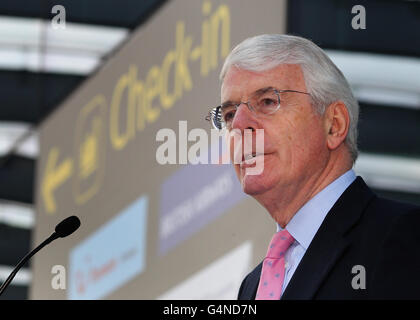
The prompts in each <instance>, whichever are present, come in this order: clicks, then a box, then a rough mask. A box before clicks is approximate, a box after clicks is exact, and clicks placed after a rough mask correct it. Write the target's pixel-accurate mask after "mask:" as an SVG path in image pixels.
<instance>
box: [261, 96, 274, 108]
mask: <svg viewBox="0 0 420 320" xmlns="http://www.w3.org/2000/svg"><path fill="white" fill-rule="evenodd" d="M259 105H260V106H261V107H273V106H276V105H277V100H275V99H271V98H264V99H262V100H261V101H260V103H259Z"/></svg>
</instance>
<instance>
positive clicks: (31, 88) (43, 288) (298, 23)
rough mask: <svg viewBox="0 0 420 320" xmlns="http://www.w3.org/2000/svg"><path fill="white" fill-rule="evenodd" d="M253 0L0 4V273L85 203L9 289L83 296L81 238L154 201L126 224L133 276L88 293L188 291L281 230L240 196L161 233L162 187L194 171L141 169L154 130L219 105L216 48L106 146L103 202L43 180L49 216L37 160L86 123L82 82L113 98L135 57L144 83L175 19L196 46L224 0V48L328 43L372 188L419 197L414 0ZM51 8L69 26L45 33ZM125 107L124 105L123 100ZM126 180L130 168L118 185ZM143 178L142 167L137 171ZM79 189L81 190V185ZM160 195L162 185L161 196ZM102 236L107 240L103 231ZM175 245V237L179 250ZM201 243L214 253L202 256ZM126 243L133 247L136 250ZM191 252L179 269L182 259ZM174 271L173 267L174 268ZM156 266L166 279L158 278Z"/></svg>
mask: <svg viewBox="0 0 420 320" xmlns="http://www.w3.org/2000/svg"><path fill="white" fill-rule="evenodd" d="M258 3H259V4H258V6H257V7H254V5H253V4H252V2H250V1H246V2H242V5H240V6H239V5H238V2H237V1H229V0H225V1H196V2H195V3H194V4H192V3H190V2H189V1H186V0H179V1H159V0H149V1H129V0H125V1H118V3H117V2H116V1H96V0H91V1H89V2H87V1H74V0H73V1H30V2H24V1H3V2H2V3H1V4H0V82H1V85H0V93H1V94H0V97H1V98H0V99H1V104H0V121H1V122H0V281H1V282H3V281H4V280H5V279H6V277H7V275H8V274H9V272H10V271H11V269H12V268H13V266H14V265H15V264H17V262H18V261H19V260H20V258H21V257H22V256H24V254H26V252H27V251H29V250H30V248H31V247H33V246H34V243H33V241H34V242H35V243H39V242H40V241H42V238H43V237H46V236H48V235H49V233H50V232H51V230H53V226H54V225H55V224H56V223H57V222H58V221H59V218H60V217H65V216H67V215H70V214H72V213H73V212H74V213H76V214H79V215H80V214H82V216H81V219H82V223H83V226H84V227H85V229H84V230H82V229H81V230H80V233H78V234H77V236H76V235H74V237H73V238H71V239H69V241H68V242H66V243H65V244H64V243H63V244H61V243H58V244H54V247H51V248H48V249H45V251H43V252H41V253H40V254H39V256H38V257H37V259H38V260H34V261H35V262H34V261H33V262H30V263H29V264H28V265H27V266H26V267H25V268H24V269H23V270H21V271H20V272H19V274H18V275H17V276H16V278H15V280H14V282H13V285H12V286H10V287H9V289H8V290H7V292H6V293H5V295H4V296H3V297H2V299H28V298H35V299H37V298H39V299H43V298H56V299H66V298H72V297H73V298H74V297H76V298H83V295H82V291H79V295H77V294H75V295H73V296H72V295H71V294H70V293H69V291H71V289H70V288H71V286H72V284H71V283H72V281H73V282H74V283H77V281H78V280H77V279H76V278H77V277H78V275H76V274H75V273H74V272H73V271H74V268H73V271H72V267H71V265H72V263H73V265H78V266H80V265H83V264H85V265H89V263H93V264H94V262H89V261H85V260H83V259H84V258H83V257H84V256H83V254H85V253H84V251H83V250H89V247H86V248H87V249H83V248H85V247H83V244H85V243H89V241H91V242H92V243H93V242H94V241H95V239H96V238H95V234H97V235H101V230H106V227H108V228H110V230H111V231H110V232H111V234H112V232H113V230H114V229H112V228H116V229H115V230H119V229H118V228H119V227H118V221H119V220H115V219H118V217H119V216H121V217H126V215H127V217H129V215H130V212H132V211H130V210H129V209H130V208H131V209H132V210H134V211H133V212H140V211H141V212H147V214H145V215H144V216H139V217H137V218H138V219H144V220H141V221H142V222H141V223H142V224H143V227H145V228H144V229H141V230H134V231H133V232H134V233H136V232H138V233H139V234H143V235H144V237H145V238H144V241H143V242H142V243H141V244H140V245H141V246H144V247H145V248H144V250H145V252H144V254H143V258H144V260H141V259H140V260H139V261H138V263H137V265H136V266H137V267H136V266H134V267H133V269H130V267H127V268H128V269H121V270H122V271H127V270H132V271H127V272H128V273H129V272H132V278H127V279H119V278H120V277H119V276H115V279H116V280H112V279H111V280H108V281H107V282H106V283H105V284H103V285H102V287H94V289H95V290H96V291H95V290H94V291H93V292H100V293H101V294H99V293H98V294H97V295H96V296H95V295H94V294H93V295H92V296H88V297H90V298H110V299H112V298H125V299H126V298H168V297H169V298H170V297H183V294H184V293H183V292H185V290H187V289H186V288H188V289H189V290H191V288H196V287H195V286H196V283H197V282H198V283H200V282H201V283H202V282H203V281H208V279H212V277H214V274H217V273H221V272H224V273H228V272H229V269H228V266H229V265H230V264H232V263H234V262H235V261H241V263H243V265H244V269H243V270H242V271H241V272H242V273H246V272H247V271H248V269H249V268H250V267H251V266H252V265H253V264H255V262H256V261H258V260H259V259H260V258H261V256H262V255H263V254H264V253H265V246H266V243H267V237H268V236H267V234H268V232H271V231H273V230H274V225H273V223H272V222H271V221H270V220H269V219H268V218H267V219H266V220H263V221H261V216H262V215H263V214H264V210H262V209H261V208H259V207H258V206H257V205H256V204H255V203H254V201H253V200H251V199H248V198H245V197H244V198H241V195H239V194H238V195H237V197H238V198H237V200H235V202H232V204H231V205H230V206H227V207H223V206H220V207H221V209H220V212H219V213H217V210H212V212H216V213H215V216H214V217H213V218H212V219H211V220H209V221H208V222H207V223H206V224H203V225H202V226H200V227H196V229H195V231H194V232H193V231H189V229H185V230H184V229H182V230H181V233H184V234H185V236H183V238H182V237H181V238H182V239H181V238H180V240H179V239H176V238H174V239H171V238H169V242H172V244H166V245H165V244H162V243H163V242H162V241H161V238H160V236H158V235H156V233H159V232H161V231H159V230H161V227H162V223H161V221H162V220H161V217H162V215H163V212H165V210H166V209H165V203H166V204H167V205H168V204H169V203H175V202H174V200H173V199H171V198H170V197H169V198H165V197H166V196H165V195H166V194H173V193H174V191H173V190H174V188H175V189H176V183H177V181H179V180H177V175H180V177H181V178H180V179H184V180H185V178H183V177H184V176H183V174H184V173H185V174H187V175H188V176H194V175H195V174H196V173H194V172H187V171H188V170H189V169H190V168H186V169H185V168H184V167H185V166H182V165H179V166H172V167H171V166H169V168H167V166H164V168H161V167H159V166H158V165H157V164H156V163H153V164H152V165H150V166H149V164H151V162H153V161H154V160H153V158H154V155H155V151H156V147H157V146H158V143H157V142H156V140H155V136H156V132H157V131H158V130H159V129H160V128H163V127H167V128H172V129H173V130H174V131H177V130H178V121H180V120H188V121H189V122H188V126H189V129H191V128H195V127H205V126H207V125H208V124H207V123H206V122H205V121H204V122H203V121H201V120H202V118H200V117H201V114H202V116H203V117H204V116H205V114H206V112H207V109H208V106H211V105H212V104H217V103H218V102H219V98H220V97H219V91H218V82H217V76H218V72H219V70H220V66H221V63H222V61H223V59H222V58H223V53H222V52H220V55H219V56H218V57H217V63H216V64H217V67H218V68H214V69H211V68H209V69H208V71H207V72H208V73H207V74H205V76H203V72H204V73H205V72H206V71H205V70H204V71H203V67H202V65H203V63H202V64H200V65H197V66H195V67H191V68H192V71H191V72H192V78H193V83H194V88H193V89H192V91H191V93H189V95H188V94H186V96H185V97H184V99H183V100H182V101H180V102H178V104H175V105H174V107H173V108H172V109H171V110H169V111H168V113H167V114H166V113H165V114H163V113H162V117H161V120H159V121H160V122H158V123H156V124H155V125H151V126H150V127H148V128H146V129H145V131H144V132H145V134H144V135H141V137H137V138H136V139H135V140H133V141H134V142H133V143H132V144H131V145H130V146H129V148H131V149H127V150H128V151H126V152H125V153H119V155H113V154H112V155H111V154H110V155H109V156H106V157H105V158H106V160H107V162H106V164H105V168H107V169H106V170H108V171H106V170H105V172H107V173H106V176H105V178H104V180H103V181H105V182H104V183H105V185H106V186H108V187H107V188H108V189H106V188H105V189H103V190H105V191H106V192H105V191H103V193H101V192H102V191H100V192H98V195H99V197H100V198H98V199H96V200H95V199H92V200H86V201H83V199H82V200H81V201H77V196H76V200H74V198H75V197H74V193H75V192H74V188H75V187H74V183H72V182H68V185H65V184H63V187H62V188H61V187H60V188H61V189H59V186H58V185H57V190H59V191H57V192H55V191H54V192H52V191H51V190H50V191H51V192H52V193H51V195H52V196H53V197H54V201H56V203H55V204H56V206H57V209H56V210H55V213H53V214H51V213H48V212H47V211H48V208H47V206H48V204H46V203H45V192H44V195H43V193H42V190H43V189H42V186H41V185H42V181H43V179H44V175H45V170H46V166H47V165H46V163H47V162H48V159H49V158H50V157H52V158H50V159H53V158H54V152H52V153H51V150H52V149H53V148H54V147H58V148H59V149H60V150H61V153H60V154H57V158H56V162H55V165H56V167H55V168H57V167H59V166H60V164H63V163H65V160H66V155H65V154H64V153H65V152H64V153H63V151H62V150H73V149H74V145H73V143H74V139H75V138H74V136H77V135H76V134H75V132H76V131H77V129H75V128H76V127H77V123H80V122H78V120H77V119H79V118H78V116H79V115H80V114H81V113H83V112H82V111H81V110H82V109H83V108H84V107H85V106H86V105H88V104H89V102H90V101H91V100H90V99H91V98H94V97H95V96H92V94H91V93H92V92H96V93H100V92H101V93H103V94H104V96H105V100H106V101H107V102H108V101H109V104H111V101H112V95H111V94H112V91H111V89H113V88H114V87H113V86H115V84H116V83H117V82H118V79H121V77H123V76H124V75H127V77H130V74H131V73H130V72H133V70H134V69H133V68H131V69H130V66H137V69H136V70H137V77H138V78H141V77H143V78H144V77H145V75H146V72H147V71H148V70H149V69H150V68H151V67H152V66H153V65H154V64H158V63H159V64H161V63H162V61H163V59H164V58H165V54H167V52H170V50H171V49H174V50H176V46H177V44H176V43H177V42H176V37H177V36H176V32H177V31H176V28H177V27H176V26H177V22H178V21H185V29H184V31H185V35H186V36H187V37H188V35H189V34H193V35H194V36H193V37H192V41H193V43H195V42H196V41H198V39H201V40H202V38H203V34H202V32H203V31H202V30H203V28H202V26H203V25H204V24H205V21H210V20H208V19H210V18H209V17H210V16H211V15H212V14H213V13H214V12H216V11H217V9H218V8H219V7H221V6H223V5H225V6H227V7H228V8H230V14H231V15H230V23H231V25H230V40H229V46H230V48H232V47H233V46H234V45H236V44H237V43H238V42H240V41H241V40H243V39H244V38H246V37H248V36H252V35H255V34H259V33H271V32H279V33H283V32H287V33H291V34H295V35H300V36H303V37H306V38H309V39H311V40H313V41H314V42H315V43H317V44H318V45H319V46H320V47H322V48H324V49H325V50H326V51H327V53H328V54H329V56H330V57H331V58H332V60H333V61H334V62H335V63H336V64H337V66H338V67H339V68H340V69H341V70H342V71H343V73H344V74H345V76H346V78H347V79H348V80H349V82H350V84H351V86H352V88H353V91H354V93H355V95H356V97H357V98H358V100H359V102H360V106H361V112H360V122H359V148H360V156H359V160H358V161H357V163H356V171H357V173H358V174H360V175H362V176H363V177H364V178H365V180H366V181H367V182H368V184H369V185H370V186H371V187H373V188H374V189H375V191H376V192H377V193H379V194H381V195H385V196H388V197H390V198H394V199H399V200H403V201H409V202H414V203H420V197H419V194H420V135H419V133H420V130H419V128H420V114H419V108H420V37H419V35H420V34H419V32H420V31H419V30H420V3H419V1H350V0H349V1H332V0H330V1H328V0H321V1H310V0H290V1H284V2H281V1H280V2H278V1H259V2H258ZM55 5H62V6H63V7H64V8H65V10H66V28H65V29H64V30H62V32H58V31H59V30H55V29H54V30H53V29H51V21H52V19H53V18H54V16H55V15H56V14H54V13H52V12H51V9H52V8H53V7H54V6H55ZM355 5H362V6H363V7H364V8H365V9H366V29H359V30H355V29H353V28H352V19H353V17H354V16H355V14H352V13H351V9H352V8H353V7H354V6H355ZM264 19H266V20H268V21H264ZM164 21H166V22H164ZM203 23H204V24H203ZM192 26H194V27H193V28H192V29H193V30H191V27H192ZM198 26H199V27H198ZM221 28H222V24H221ZM165 37H167V38H165ZM220 38H222V37H220ZM162 39H168V40H164V41H162ZM134 44H135V45H134ZM221 46H222V45H221V44H220V47H219V50H222V49H221ZM124 59H125V60H124ZM201 59H202V58H201ZM204 69H205V68H204ZM113 70H115V72H113ZM130 70H131V71H130ZM195 75H197V76H195ZM198 75H200V76H198ZM113 77H115V78H113ZM107 79H108V80H109V83H108V82H106V81H107ZM108 87H109V88H110V89H109V90H108ZM172 89H173V88H172V87H171V88H169V89H168V90H172ZM174 90H175V89H174ZM185 91H186V92H187V90H185ZM108 94H109V97H108V96H107V95H108ZM96 101H99V100H96ZM181 102H182V103H181ZM97 104H98V105H100V104H101V103H97ZM125 104H127V102H126V101H124V102H122V104H121V105H125ZM87 109H89V107H88V108H87ZM87 109H85V110H87ZM101 109H104V110H106V111H105V112H106V113H107V114H108V112H110V110H111V107H110V106H109V105H108V104H106V106H105V108H101V107H100V108H99V109H98V110H99V111H98V116H99V117H100V116H101V112H102V111H101ZM89 110H90V109H89ZM124 110H125V109H124ZM127 110H128V109H127ZM162 110H163V109H162ZM122 112H126V111H122ZM87 113H88V114H89V112H87ZM93 115H94V114H93ZM125 115H126V114H125V113H124V116H125ZM127 117H128V115H127ZM198 119H200V121H198ZM109 125H110V124H109ZM124 128H125V127H120V129H121V130H124ZM206 128H207V127H206ZM60 129H61V130H60ZM142 139H143V140H142ZM107 150H108V151H109V148H108V149H107ZM108 151H106V152H105V153H106V154H108ZM145 153H147V154H148V155H147V156H145V155H144V154H145ZM51 154H52V155H53V156H51ZM63 154H64V156H63ZM76 154H77V152H76ZM145 157H146V158H145ZM75 159H78V158H77V157H76V158H75ZM53 160H54V159H53ZM51 161H52V160H51ZM75 161H76V160H75ZM124 166H126V167H128V168H132V170H135V168H137V166H138V172H137V173H134V174H132V175H130V174H129V171H128V172H127V173H126V176H124V174H123V173H121V174H120V175H119V174H118V170H119V168H123V167H124ZM75 168H76V169H77V168H78V167H75ZM76 169H75V170H76ZM183 170H184V171H183ZM122 171H124V170H122ZM148 171H150V172H151V173H150V174H149V175H148ZM152 173H154V174H155V175H152ZM113 174H115V176H113ZM217 174H219V173H217ZM217 174H216V173H212V172H210V173H209V174H208V175H209V176H210V177H211V176H213V177H215V176H216V175H217ZM121 176H122V177H124V178H123V179H121V180H118V177H121ZM154 177H156V178H154ZM140 178H143V180H142V181H141V182H140ZM107 179H108V180H107ZM203 179H204V178H203ZM193 180H194V179H193V178H191V180H185V181H187V182H185V181H184V182H185V185H183V186H182V190H185V192H193V191H194V188H196V186H195V185H194V184H193V182H192V181H193ZM209 181H216V182H217V181H218V180H217V179H214V180H211V179H210V180H209ZM220 181H222V182H223V181H224V180H220ZM229 181H230V180H229ZM188 182H191V183H188ZM63 183H64V182H63ZM209 183H210V182H209ZM174 184H175V187H174ZM79 187H80V188H83V186H79ZM66 188H67V189H66ZM86 188H87V189H86V190H89V186H87V187H86ZM165 188H166V189H165ZM188 188H190V189H188ZM232 188H234V190H237V189H235V188H237V187H232ZM66 190H67V191H66ZM165 190H169V191H168V192H167V193H165V192H166V191H165ZM188 190H189V191H188ZM47 193H48V192H47ZM76 194H77V191H76ZM207 197H208V194H207ZM207 197H206V198H207ZM47 198H48V196H47ZM146 199H147V200H146ZM73 200H74V201H73ZM79 200H80V198H79ZM216 200H217V199H216ZM216 200H215V201H216ZM71 201H73V202H74V203H73V202H71ZM171 201H172V202H171ZM232 201H233V200H232ZM47 202H48V200H47ZM174 205H175V204H174ZM168 206H169V205H168ZM133 208H134V209H133ZM167 210H170V209H167ZM245 211H247V213H246V214H242V213H243V212H245ZM146 217H147V218H146ZM127 219H128V218H127ZM139 221H140V220H139ZM255 223H260V226H261V228H260V229H258V230H259V231H255V232H254V233H252V230H253V228H252V226H253V225H255ZM142 230H143V231H142ZM103 232H104V234H105V236H106V231H103ZM108 237H109V235H108ZM217 237H219V238H220V239H221V240H220V241H219V242H218V241H215V240H214V239H215V238H217ZM66 241H67V240H66ZM127 241H130V239H127ZM133 241H135V240H133ZM175 242H176V243H179V244H177V245H173V243H175ZM93 246H94V245H93ZM222 246H223V249H221V247H222ZM77 248H79V250H76V249H77ZM93 248H94V247H93ZM199 248H205V249H206V250H208V252H207V253H204V254H203V253H199V252H198V250H199ZM125 249H127V248H125ZM128 249H129V248H128ZM91 250H93V249H91ZM116 251H118V248H117V249H116ZM126 254H127V256H126V257H128V256H129V252H128V253H127V252H126ZM72 255H73V256H72ZM79 255H80V257H79ZM191 257H193V258H191ZM194 257H196V258H194ZM92 259H95V257H93V258H92ZM98 259H99V258H98ZM162 262H163V264H164V265H166V267H167V268H162V269H161V270H159V271H160V272H161V273H166V275H165V276H163V275H162V274H159V273H158V271H153V269H156V268H157V267H156V266H157V265H161V264H162ZM185 262H188V263H187V264H188V265H189V266H188V267H184V266H185V264H186V263H185ZM34 264H37V266H34ZM55 264H62V265H64V266H66V268H67V278H68V288H67V289H66V290H64V291H60V290H58V291H57V290H53V289H51V288H50V280H51V278H52V275H51V267H48V266H52V265H55ZM140 265H141V267H140ZM104 268H105V269H106V265H104V266H102V269H101V270H100V268H99V267H97V268H96V269H95V270H94V271H95V272H94V275H95V279H102V278H101V275H102V273H103V272H105V271H104V270H105V269H104ZM108 268H111V267H110V265H108ZM116 270H117V269H116ZM100 271H102V273H101V272H100ZM122 271H121V272H122ZM171 273H174V275H173V277H170V276H169V275H171ZM79 276H80V275H79ZM160 277H161V280H160V281H161V283H160V284H155V282H156V281H158V280H159V278H160ZM206 279H207V280H206ZM238 279H240V277H238ZM97 281H98V283H99V284H100V280H97ZM124 281H129V283H128V282H124ZM235 281H236V282H235V284H232V285H236V283H237V281H238V280H235ZM75 285H76V284H73V286H75ZM146 285H147V288H148V289H147V291H145V289H144V287H145V286H146ZM92 290H93V289H92ZM196 290H199V288H196ZM218 290H219V291H218ZM235 290H236V288H233V289H232V288H230V289H226V288H223V287H222V286H220V287H214V288H212V289H211V290H210V291H209V292H207V294H208V296H206V295H205V294H204V293H203V294H202V295H201V296H200V295H197V296H196V297H197V298H203V297H204V298H205V297H214V296H219V297H231V296H230V295H231V294H232V292H233V291H235ZM76 291H77V290H76ZM76 291H75V292H76ZM218 292H219V293H218ZM217 294H219V295H217ZM212 295H213V296H212Z"/></svg>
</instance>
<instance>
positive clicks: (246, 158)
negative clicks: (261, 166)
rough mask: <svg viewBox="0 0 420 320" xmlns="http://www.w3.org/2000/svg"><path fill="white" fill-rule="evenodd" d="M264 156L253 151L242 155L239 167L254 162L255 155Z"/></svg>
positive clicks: (255, 159)
mask: <svg viewBox="0 0 420 320" xmlns="http://www.w3.org/2000/svg"><path fill="white" fill-rule="evenodd" d="M261 156H262V157H264V153H262V152H253V153H250V154H247V155H244V156H243V157H242V162H241V167H243V166H249V165H253V164H255V162H256V161H257V157H261Z"/></svg>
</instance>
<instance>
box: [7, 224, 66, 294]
mask: <svg viewBox="0 0 420 320" xmlns="http://www.w3.org/2000/svg"><path fill="white" fill-rule="evenodd" d="M58 237H59V236H58V234H57V233H56V232H54V233H53V234H52V235H51V236H49V237H48V238H47V239H46V240H44V242H42V243H41V244H40V245H39V246H37V247H36V248H35V249H33V250H32V251H31V252H29V253H28V254H27V255H26V256H24V257H23V258H22V260H20V262H19V263H18V264H17V266H16V267H15V268H14V269H13V271H12V273H11V274H10V275H9V277H8V278H7V279H6V281H5V282H4V283H3V284H2V285H1V287H0V296H1V295H2V294H3V292H4V290H5V289H6V288H7V287H8V285H9V284H10V282H11V281H12V280H13V278H14V277H15V275H16V274H17V273H18V271H19V269H20V268H22V266H23V265H24V264H25V263H26V262H27V261H28V260H29V259H30V258H31V257H32V256H33V255H34V254H35V253H37V252H38V251H39V250H41V249H42V248H43V247H45V246H46V245H47V244H49V243H50V242H51V241H54V240H55V239H57V238H58Z"/></svg>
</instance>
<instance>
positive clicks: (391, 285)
mask: <svg viewBox="0 0 420 320" xmlns="http://www.w3.org/2000/svg"><path fill="white" fill-rule="evenodd" d="M357 265H361V266H363V267H364V269H365V271H366V273H365V280H366V282H365V284H366V289H354V288H353V286H352V280H353V278H354V277H357V278H356V279H355V280H354V281H353V282H357V283H358V284H361V282H360V281H358V280H360V277H362V276H363V274H362V273H361V271H360V270H358V271H355V273H352V269H353V267H354V266H357ZM261 267H262V263H261V264H260V265H258V266H257V267H256V268H255V269H254V270H253V271H252V272H251V273H250V274H248V276H247V277H246V278H245V279H244V281H243V282H242V285H241V287H240V289H239V295H238V299H240V300H252V299H255V295H256V292H257V287H258V282H259V278H260V274H261ZM282 299H283V300H290V299H420V208H419V207H417V206H414V205H409V204H403V203H399V202H396V201H391V200H386V199H382V198H379V197H377V196H376V195H375V194H374V193H373V192H372V191H371V190H370V189H369V187H368V186H367V185H366V184H365V182H364V181H363V179H362V178H360V177H357V178H356V180H355V181H354V182H353V183H352V184H351V185H350V186H349V187H348V188H347V190H346V191H345V192H344V193H343V194H342V195H341V197H340V198H339V199H338V201H337V202H336V203H335V204H334V206H333V207H332V208H331V210H330V211H329V212H328V214H327V216H326V217H325V219H324V221H323V223H322V224H321V226H320V228H319V230H318V231H317V233H316V234H315V236H314V238H313V240H312V242H311V244H310V246H309V248H308V249H307V251H306V253H305V255H304V256H303V258H302V260H301V261H300V263H299V265H298V267H297V269H296V271H295V273H294V274H293V277H292V279H291V280H290V282H289V284H288V286H287V288H286V290H285V291H284V293H283V295H282Z"/></svg>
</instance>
